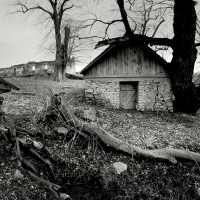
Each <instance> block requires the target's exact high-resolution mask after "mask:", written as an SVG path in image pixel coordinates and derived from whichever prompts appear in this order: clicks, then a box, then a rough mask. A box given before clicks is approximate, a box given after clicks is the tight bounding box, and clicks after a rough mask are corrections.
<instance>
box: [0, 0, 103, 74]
mask: <svg viewBox="0 0 200 200" xmlns="http://www.w3.org/2000/svg"><path fill="white" fill-rule="evenodd" d="M10 2H13V0H0V27H1V28H0V68H6V67H10V66H12V65H17V64H22V63H27V62H29V61H42V60H43V61H44V60H52V59H53V58H52V57H49V56H45V55H44V54H43V53H42V51H41V49H40V45H41V44H42V39H43V35H42V33H41V31H40V29H39V28H38V26H37V25H36V24H35V23H36V20H35V18H34V16H33V15H31V16H30V17H29V18H28V19H25V16H24V15H22V14H16V15H13V16H11V15H8V14H7V13H8V11H9V10H10V9H11V6H9V3H10ZM101 51H102V50H101V49H99V50H93V49H91V55H90V59H93V58H94V57H96V56H97V55H98V54H99V53H100V52H101ZM84 66H85V64H84V65H78V66H77V70H80V69H81V68H83V67H84Z"/></svg>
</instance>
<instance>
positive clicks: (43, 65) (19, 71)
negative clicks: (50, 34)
mask: <svg viewBox="0 0 200 200" xmlns="http://www.w3.org/2000/svg"><path fill="white" fill-rule="evenodd" d="M54 69H55V62H54V61H42V62H28V63H26V64H20V65H14V66H11V67H8V68H0V76H1V77H11V76H12V77H15V76H22V75H26V74H37V73H38V74H39V73H42V72H49V73H54ZM66 72H67V73H70V74H75V73H76V69H75V58H74V57H73V58H71V59H70V61H69V62H68V65H67V68H66Z"/></svg>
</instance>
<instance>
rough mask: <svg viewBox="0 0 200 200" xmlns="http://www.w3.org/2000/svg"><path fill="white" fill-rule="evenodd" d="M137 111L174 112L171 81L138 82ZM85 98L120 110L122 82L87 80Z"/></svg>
mask: <svg viewBox="0 0 200 200" xmlns="http://www.w3.org/2000/svg"><path fill="white" fill-rule="evenodd" d="M137 90H138V91H137V104H136V110H139V111H148V110H150V111H168V112H173V103H172V101H173V93H172V91H171V85H170V81H169V79H163V80H142V81H138V87H137ZM85 98H86V101H87V102H91V103H92V102H93V103H94V102H96V103H98V104H103V105H104V106H106V107H113V108H120V82H118V81H107V80H105V81H99V80H86V90H85Z"/></svg>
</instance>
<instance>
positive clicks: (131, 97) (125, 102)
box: [120, 82, 137, 109]
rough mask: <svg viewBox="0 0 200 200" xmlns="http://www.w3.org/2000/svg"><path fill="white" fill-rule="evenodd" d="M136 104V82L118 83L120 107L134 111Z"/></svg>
mask: <svg viewBox="0 0 200 200" xmlns="http://www.w3.org/2000/svg"><path fill="white" fill-rule="evenodd" d="M136 102H137V82H121V83H120V107H122V108H124V109H135V108H136Z"/></svg>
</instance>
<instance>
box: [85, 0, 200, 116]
mask: <svg viewBox="0 0 200 200" xmlns="http://www.w3.org/2000/svg"><path fill="white" fill-rule="evenodd" d="M116 3H117V7H118V12H119V13H120V18H121V19H120V18H117V19H114V18H113V19H112V20H110V21H109V22H108V21H107V22H105V21H103V20H99V19H97V18H95V19H94V20H93V23H92V24H91V23H90V24H88V26H89V25H90V26H93V25H94V23H96V22H101V23H103V24H105V25H106V28H105V29H104V30H105V32H106V35H108V34H107V32H108V28H110V26H111V25H113V24H115V26H120V25H119V23H122V24H123V26H124V35H123V36H122V37H118V38H112V39H109V38H108V39H104V40H102V41H99V42H98V44H97V45H96V47H100V46H103V45H108V44H112V43H113V42H119V41H132V42H134V43H137V44H139V45H150V46H162V47H164V48H166V47H167V48H168V47H170V48H171V49H172V51H173V54H172V60H171V63H170V64H169V66H168V68H167V72H168V74H169V77H170V79H171V84H172V90H173V93H174V96H175V106H176V108H177V109H178V110H179V111H183V112H188V113H192V112H194V111H195V110H197V109H198V105H195V106H191V105H194V103H197V102H196V100H195V99H194V98H191V87H192V77H193V71H194V65H195V61H196V58H197V46H199V45H200V44H199V43H197V42H196V38H197V37H196V36H197V32H198V31H197V29H196V27H197V26H198V19H197V12H196V10H195V5H196V4H197V3H196V2H195V1H193V0H167V1H163V0H156V1H153V0H143V1H137V0H127V1H126V0H125V1H124V0H116ZM137 4H140V8H136V6H137ZM147 5H148V6H147ZM134 8H135V9H134ZM113 10H114V9H113ZM113 10H112V12H113ZM131 13H132V14H135V15H133V16H131ZM152 13H153V14H152ZM169 13H171V14H172V15H173V18H172V20H173V24H172V26H173V27H171V30H173V36H171V37H167V36H166V35H167V34H166V35H164V37H163V36H162V37H155V36H156V35H157V34H156V33H157V32H158V29H159V28H160V27H161V25H162V23H163V22H164V21H166V18H167V17H169ZM139 15H142V19H138V18H139ZM113 16H116V15H113ZM158 19H159V20H160V21H159V20H158ZM154 20H157V22H156V23H149V22H150V21H151V22H152V21H154ZM149 24H150V25H149ZM150 26H151V27H150ZM153 27H154V30H153ZM162 28H163V29H164V31H166V30H167V29H165V28H164V27H162ZM169 29H170V28H169ZM164 31H163V32H164ZM163 34H164V33H163Z"/></svg>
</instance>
